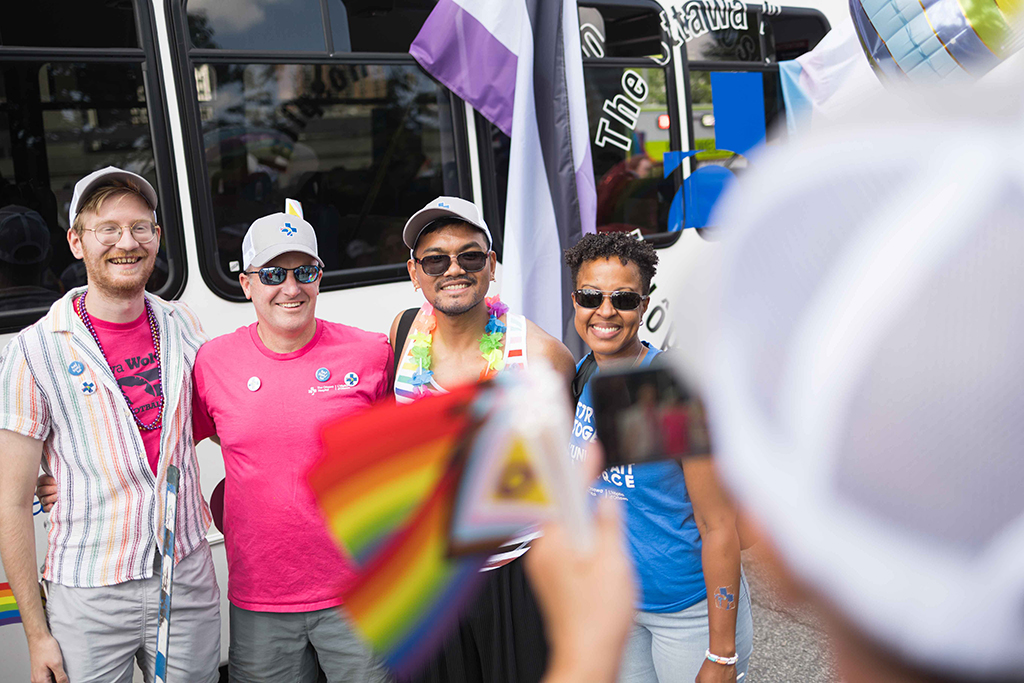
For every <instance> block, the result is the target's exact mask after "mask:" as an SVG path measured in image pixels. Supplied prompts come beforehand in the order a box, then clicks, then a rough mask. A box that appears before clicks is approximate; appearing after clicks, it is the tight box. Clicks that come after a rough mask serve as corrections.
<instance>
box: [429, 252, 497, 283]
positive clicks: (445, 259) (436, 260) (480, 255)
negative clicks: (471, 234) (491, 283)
mask: <svg viewBox="0 0 1024 683" xmlns="http://www.w3.org/2000/svg"><path fill="white" fill-rule="evenodd" d="M412 260H413V261H415V262H416V263H418V264H420V265H421V266H423V272H424V273H426V274H427V275H430V276H431V277H437V276H438V275H444V274H445V273H446V272H448V268H449V267H450V266H451V265H452V257H451V256H449V255H448V254H431V255H430V256H424V257H423V258H416V257H415V256H414V257H413V259H412ZM455 260H457V261H458V262H459V267H460V268H462V269H463V270H464V271H466V272H467V273H478V272H480V271H481V270H483V269H484V266H486V265H487V253H486V252H483V251H464V252H462V253H461V254H459V255H458V256H456V257H455Z"/></svg>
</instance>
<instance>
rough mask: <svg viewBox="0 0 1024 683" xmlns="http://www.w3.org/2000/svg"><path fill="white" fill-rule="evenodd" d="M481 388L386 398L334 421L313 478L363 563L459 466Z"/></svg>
mask: <svg viewBox="0 0 1024 683" xmlns="http://www.w3.org/2000/svg"><path fill="white" fill-rule="evenodd" d="M477 394H478V389H477V388H476V387H475V386H467V387H464V388H462V389H458V390H456V391H453V392H451V393H449V394H444V395H441V396H437V397H433V398H431V399H429V400H423V401H417V402H416V403H412V404H409V405H395V404H386V405H379V406H376V407H374V408H373V409H371V410H368V411H366V412H364V413H360V414H358V415H355V416H352V417H349V418H346V419H343V420H340V421H339V422H337V423H334V424H332V425H328V426H327V427H325V428H324V430H323V432H322V440H323V445H324V450H323V457H322V459H321V460H320V462H318V463H317V465H315V466H314V467H313V469H312V470H311V471H310V474H309V484H310V487H311V488H312V490H313V493H314V494H315V495H316V497H317V500H318V501H319V502H320V507H321V509H322V510H323V512H324V515H325V517H326V518H327V523H328V527H329V529H330V530H331V532H332V534H333V535H334V538H335V540H337V541H339V543H340V545H341V546H342V547H343V548H344V549H345V550H346V551H347V552H349V553H350V554H351V555H352V557H353V558H354V559H355V560H356V562H357V563H358V564H360V565H363V564H365V563H366V562H368V561H369V560H370V558H371V557H373V556H374V554H375V553H376V551H377V550H379V549H380V548H381V547H382V545H383V544H384V543H385V542H386V541H387V540H388V538H390V537H391V536H392V535H393V534H394V533H395V532H397V531H398V530H399V528H400V527H401V526H402V525H403V524H406V523H408V522H409V520H410V518H411V517H412V515H413V514H414V512H415V511H416V509H417V508H419V507H420V506H422V505H423V503H424V501H426V500H427V498H428V497H429V496H430V494H431V492H432V491H433V490H434V489H436V488H437V486H438V484H439V483H440V481H441V480H442V478H443V477H444V474H445V472H446V471H448V470H449V469H450V468H451V466H452V464H453V457H452V455H453V453H454V452H455V451H456V449H457V447H458V445H459V442H460V440H461V439H462V438H463V437H464V435H465V433H466V431H467V429H468V428H469V426H470V423H471V410H470V409H471V403H472V401H473V399H474V398H475V397H476V396H477Z"/></svg>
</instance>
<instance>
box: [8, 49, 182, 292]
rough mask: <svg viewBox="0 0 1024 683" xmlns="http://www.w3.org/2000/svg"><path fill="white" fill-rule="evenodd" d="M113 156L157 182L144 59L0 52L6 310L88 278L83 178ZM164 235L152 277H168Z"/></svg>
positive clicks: (152, 284) (157, 281)
mask: <svg viewBox="0 0 1024 683" xmlns="http://www.w3.org/2000/svg"><path fill="white" fill-rule="evenodd" d="M109 165H116V166H120V167H122V168H126V169H129V170H132V171H135V172H136V173H139V174H141V175H143V176H145V177H146V178H147V179H148V180H149V181H150V182H151V183H153V184H154V185H156V173H155V168H154V159H153V150H152V140H151V137H150V125H149V114H148V110H147V108H146V96H145V89H144V87H143V73H142V67H141V66H140V65H139V64H110V63H98V64H97V63H93V64H90V63H81V62H76V63H60V62H49V63H39V62H26V61H11V62H4V61H0V311H10V310H22V309H27V308H39V307H43V306H46V305H48V304H49V303H51V302H53V301H54V300H56V299H57V298H59V297H60V296H61V295H62V294H63V293H64V292H65V291H67V290H68V289H69V288H72V287H77V286H80V285H84V284H85V267H84V265H83V264H82V262H81V261H77V260H75V259H74V257H73V256H72V255H71V251H70V249H69V248H68V243H67V238H66V233H67V230H68V227H69V226H68V207H69V205H70V203H71V195H72V192H73V190H74V185H75V182H77V181H78V179H79V178H81V177H82V176H84V175H87V174H88V173H91V172H92V171H94V170H97V169H100V168H103V167H105V166H109ZM165 247H166V244H165V243H162V244H161V249H160V252H159V254H158V256H157V265H156V269H155V270H154V272H153V276H152V278H151V279H150V281H149V284H148V285H147V287H148V288H149V289H150V290H151V291H157V290H159V289H160V288H161V287H162V286H163V285H164V283H165V282H166V281H167V278H168V273H169V267H168V260H167V252H166V248H165Z"/></svg>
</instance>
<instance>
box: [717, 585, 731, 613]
mask: <svg viewBox="0 0 1024 683" xmlns="http://www.w3.org/2000/svg"><path fill="white" fill-rule="evenodd" d="M715 606H716V607H718V609H736V594H735V592H733V589H732V586H719V587H718V590H716V591H715Z"/></svg>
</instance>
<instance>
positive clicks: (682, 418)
mask: <svg viewBox="0 0 1024 683" xmlns="http://www.w3.org/2000/svg"><path fill="white" fill-rule="evenodd" d="M591 392H592V393H591V396H592V401H593V408H594V425H595V428H596V430H597V436H598V438H600V439H601V442H602V443H603V444H604V450H605V467H615V466H619V465H636V464H641V463H645V462H655V461H658V460H678V459H681V458H685V457H687V456H692V455H706V454H708V453H710V452H711V448H710V443H709V440H708V430H707V420H706V418H705V416H704V406H703V404H702V403H701V401H700V399H699V398H698V397H697V396H696V395H695V394H694V393H693V392H691V391H689V390H688V389H687V388H686V387H685V386H683V385H682V384H681V383H680V382H679V381H678V380H677V379H676V377H675V375H674V374H673V372H672V371H671V370H669V369H668V368H665V367H653V366H651V367H646V368H639V369H633V370H626V371H618V372H606V373H605V372H602V373H601V374H599V375H597V376H595V377H594V378H593V379H592V380H591Z"/></svg>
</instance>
